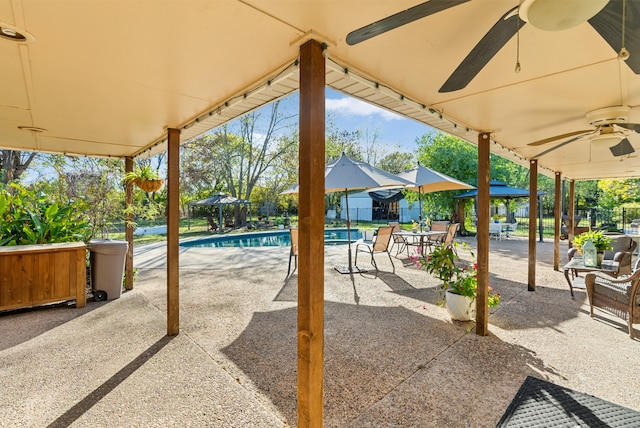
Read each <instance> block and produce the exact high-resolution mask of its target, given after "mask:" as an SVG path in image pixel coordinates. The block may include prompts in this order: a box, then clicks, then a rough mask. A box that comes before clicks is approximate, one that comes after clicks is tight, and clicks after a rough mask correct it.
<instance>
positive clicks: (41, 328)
mask: <svg viewBox="0 0 640 428" xmlns="http://www.w3.org/2000/svg"><path fill="white" fill-rule="evenodd" d="M108 304H109V302H108V301H106V302H105V301H103V302H95V301H91V300H89V301H87V304H86V306H85V307H83V308H76V307H75V303H74V302H63V303H57V304H53V305H45V306H37V307H32V308H24V309H16V310H12V311H5V312H0V331H2V332H3V333H2V334H1V335H0V351H3V350H5V349H9V348H11V347H13V346H17V345H19V344H21V343H24V342H27V341H29V340H31V339H33V338H35V337H37V336H39V335H41V334H44V333H46V332H48V331H49V330H52V329H54V328H56V327H58V326H61V325H62V324H64V323H67V322H69V321H71V320H73V319H75V318H78V317H81V316H83V315H84V314H87V313H89V312H91V311H93V310H95V309H98V308H99V307H101V306H103V305H108Z"/></svg>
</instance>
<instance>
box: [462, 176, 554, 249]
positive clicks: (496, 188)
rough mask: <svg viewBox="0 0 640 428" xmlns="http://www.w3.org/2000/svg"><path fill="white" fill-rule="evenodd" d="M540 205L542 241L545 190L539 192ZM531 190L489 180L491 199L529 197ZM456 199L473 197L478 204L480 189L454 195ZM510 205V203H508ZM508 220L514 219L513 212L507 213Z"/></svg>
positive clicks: (539, 216) (539, 215) (507, 199)
mask: <svg viewBox="0 0 640 428" xmlns="http://www.w3.org/2000/svg"><path fill="white" fill-rule="evenodd" d="M537 194H538V206H539V207H540V210H539V211H538V218H539V219H540V220H539V229H540V230H539V233H540V242H542V204H541V203H540V196H542V195H544V194H545V192H538V193H537ZM528 197H529V190H528V189H518V188H517V187H511V186H508V185H507V183H505V182H504V181H500V180H491V181H490V182H489V199H504V200H505V201H506V202H507V203H508V202H509V200H511V199H515V198H528ZM454 198H456V199H471V198H473V199H474V201H475V204H476V207H477V205H478V190H477V189H476V190H471V191H469V192H466V193H463V194H461V195H457V196H454ZM507 207H508V205H507ZM507 219H508V221H510V222H511V221H513V220H514V216H513V213H512V212H508V213H507Z"/></svg>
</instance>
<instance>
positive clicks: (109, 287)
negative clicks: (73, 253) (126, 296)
mask: <svg viewBox="0 0 640 428" xmlns="http://www.w3.org/2000/svg"><path fill="white" fill-rule="evenodd" d="M87 248H88V249H89V251H90V252H91V256H90V263H91V288H92V289H93V290H94V291H104V292H106V293H107V300H113V299H117V298H119V297H120V295H121V294H122V277H123V276H124V263H125V259H126V256H127V250H128V249H129V244H128V243H127V241H114V240H111V239H105V240H93V241H89V244H88V245H87Z"/></svg>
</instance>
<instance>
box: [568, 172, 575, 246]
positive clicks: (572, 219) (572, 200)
mask: <svg viewBox="0 0 640 428" xmlns="http://www.w3.org/2000/svg"><path fill="white" fill-rule="evenodd" d="M575 213H576V182H575V180H569V212H568V213H567V214H568V218H569V220H568V221H567V223H569V224H568V225H567V229H569V230H568V231H567V234H568V235H569V238H568V239H567V245H568V247H567V249H570V248H571V247H573V238H574V236H573V232H574V228H575V226H576V218H575Z"/></svg>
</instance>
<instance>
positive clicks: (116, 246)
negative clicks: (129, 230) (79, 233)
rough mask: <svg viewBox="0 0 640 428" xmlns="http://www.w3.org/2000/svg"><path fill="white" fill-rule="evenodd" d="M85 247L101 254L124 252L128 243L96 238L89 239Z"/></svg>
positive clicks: (127, 247)
mask: <svg viewBox="0 0 640 428" xmlns="http://www.w3.org/2000/svg"><path fill="white" fill-rule="evenodd" d="M87 248H88V249H89V251H94V252H96V253H101V254H124V253H126V252H127V250H128V249H129V243H128V242H127V241H117V240H113V239H98V240H91V241H89V243H88V244H87Z"/></svg>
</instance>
